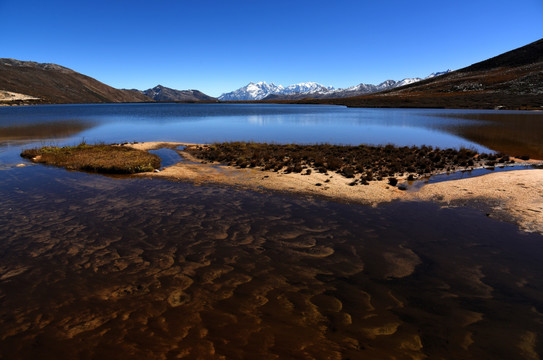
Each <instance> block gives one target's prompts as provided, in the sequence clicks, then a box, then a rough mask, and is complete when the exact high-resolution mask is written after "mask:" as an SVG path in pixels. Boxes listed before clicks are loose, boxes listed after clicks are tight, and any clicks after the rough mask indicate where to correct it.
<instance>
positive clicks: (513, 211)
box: [127, 142, 543, 234]
mask: <svg viewBox="0 0 543 360" xmlns="http://www.w3.org/2000/svg"><path fill="white" fill-rule="evenodd" d="M180 145H186V146H194V145H195V144H187V143H164V142H146V143H137V144H128V145H127V146H131V147H134V148H137V149H140V150H150V149H156V148H160V147H169V148H172V149H174V148H176V147H178V146H180ZM179 153H180V154H181V156H183V157H184V161H181V162H179V163H178V164H176V165H173V166H170V167H168V168H166V169H164V170H163V171H161V172H157V173H153V174H141V175H140V176H145V177H157V178H167V179H171V180H181V181H191V182H194V183H196V184H206V183H213V184H227V185H232V186H239V187H242V188H250V189H257V190H258V189H269V190H276V191H286V192H296V193H299V194H305V195H311V196H323V197H325V198H329V199H334V200H341V201H347V202H355V203H362V204H370V205H377V204H380V203H384V202H390V201H393V200H409V201H420V200H424V201H435V202H439V203H440V204H442V205H444V206H457V205H467V204H475V205H477V206H478V207H483V208H484V210H485V211H487V212H488V215H489V216H492V217H496V218H498V219H502V220H507V221H512V222H514V223H516V224H517V225H518V226H519V227H520V228H521V229H522V230H524V231H528V232H537V233H541V234H543V187H542V186H541V184H543V170H518V171H508V172H500V173H494V174H488V175H483V176H478V177H473V178H469V179H461V180H451V181H446V182H442V183H436V184H428V185H425V186H423V187H422V189H421V190H419V191H416V192H415V191H402V190H399V189H398V188H397V187H395V186H391V185H389V184H388V182H387V181H386V180H383V181H371V182H370V183H369V185H355V186H350V185H349V184H350V183H352V181H353V179H347V178H345V177H343V176H342V175H340V174H336V173H333V172H329V173H328V174H321V173H318V172H316V171H313V172H312V173H311V174H310V175H302V174H298V173H289V174H285V173H281V172H272V171H262V170H261V169H259V168H253V169H251V168H245V169H240V168H236V167H232V166H225V165H219V164H210V163H202V162H201V160H199V159H196V158H194V157H192V156H191V155H190V154H189V153H187V152H185V151H182V152H179ZM517 160H518V159H517ZM530 163H534V160H531V161H530ZM403 181H405V176H404V178H403V179H401V177H400V183H401V182H403Z"/></svg>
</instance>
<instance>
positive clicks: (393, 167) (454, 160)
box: [186, 142, 511, 185]
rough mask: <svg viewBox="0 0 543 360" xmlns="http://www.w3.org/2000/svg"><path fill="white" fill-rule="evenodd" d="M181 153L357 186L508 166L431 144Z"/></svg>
mask: <svg viewBox="0 0 543 360" xmlns="http://www.w3.org/2000/svg"><path fill="white" fill-rule="evenodd" d="M186 151H188V152H190V153H191V154H192V155H193V156H195V157H197V158H199V159H201V160H205V161H213V162H219V163H224V164H228V165H231V166H237V167H239V168H246V167H251V168H261V169H262V170H269V171H276V172H278V171H282V172H286V173H290V172H294V173H302V174H308V173H311V171H316V172H319V173H323V174H326V173H328V172H329V171H333V172H336V173H338V174H341V175H343V176H344V177H346V178H355V177H358V178H359V179H360V184H367V183H368V182H369V181H374V180H383V179H386V180H388V181H389V182H390V183H391V184H392V183H393V182H394V180H396V179H395V177H397V176H405V177H410V179H415V178H417V177H420V176H424V175H430V174H435V173H438V172H450V171H456V170H464V169H469V168H473V167H476V166H485V165H488V166H494V165H495V164H496V163H500V164H504V163H510V162H511V160H509V157H507V156H506V155H503V154H478V153H477V152H475V151H473V150H469V149H465V148H461V149H459V150H455V149H439V148H433V147H431V146H422V147H417V146H412V147H407V146H404V147H396V146H393V145H386V146H366V145H359V146H339V145H296V144H290V145H277V144H265V143H246V142H230V143H216V144H212V145H206V146H192V147H187V149H186ZM389 178H394V180H391V179H389ZM396 183H397V181H396ZM393 185H395V184H393Z"/></svg>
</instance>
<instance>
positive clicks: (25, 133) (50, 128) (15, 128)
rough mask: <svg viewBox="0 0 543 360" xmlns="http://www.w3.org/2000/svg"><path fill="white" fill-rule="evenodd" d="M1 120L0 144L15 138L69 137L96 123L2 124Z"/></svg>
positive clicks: (63, 121)
mask: <svg viewBox="0 0 543 360" xmlns="http://www.w3.org/2000/svg"><path fill="white" fill-rule="evenodd" d="M1 125H2V122H0V146H1V145H2V143H5V142H8V141H14V140H36V139H39V140H44V139H58V138H67V137H70V136H73V135H76V134H78V133H80V132H82V131H84V130H88V129H90V128H92V127H93V126H94V125H93V124H92V123H90V122H88V121H77V120H60V121H49V122H44V123H41V122H40V123H32V124H22V125H19V124H12V125H9V126H1Z"/></svg>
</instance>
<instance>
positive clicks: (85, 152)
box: [21, 143, 160, 174]
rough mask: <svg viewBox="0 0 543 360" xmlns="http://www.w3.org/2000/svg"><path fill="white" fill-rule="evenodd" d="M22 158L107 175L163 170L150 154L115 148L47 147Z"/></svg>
mask: <svg viewBox="0 0 543 360" xmlns="http://www.w3.org/2000/svg"><path fill="white" fill-rule="evenodd" d="M21 156H22V157H24V158H27V159H31V160H32V161H34V162H37V163H43V164H47V165H53V166H59V167H64V168H66V169H69V170H82V171H89V172H96V173H105V174H134V173H140V172H148V171H154V170H155V169H158V168H160V157H158V156H157V155H154V154H151V153H148V152H147V151H142V150H136V149H132V148H130V147H125V146H116V145H88V144H85V143H82V144H80V145H77V146H66V147H57V146H45V147H42V148H39V149H38V148H35V149H27V150H24V151H23V152H22V153H21Z"/></svg>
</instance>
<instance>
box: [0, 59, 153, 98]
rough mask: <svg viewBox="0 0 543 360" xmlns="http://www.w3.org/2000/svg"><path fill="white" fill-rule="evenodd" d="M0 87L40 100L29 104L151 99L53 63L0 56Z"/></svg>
mask: <svg viewBox="0 0 543 360" xmlns="http://www.w3.org/2000/svg"><path fill="white" fill-rule="evenodd" d="M0 90H4V91H9V92H14V93H18V94H24V95H27V96H30V97H35V98H39V100H29V101H27V103H28V102H31V103H43V104H51V103H110V102H115V103H118V102H144V101H152V100H151V99H150V98H149V97H147V96H145V95H143V94H139V93H136V92H132V91H128V90H119V89H115V88H112V87H111V86H108V85H106V84H103V83H101V82H99V81H98V80H95V79H93V78H91V77H88V76H86V75H83V74H80V73H78V72H75V71H73V70H71V69H68V68H65V67H63V66H60V65H56V64H41V63H36V62H32V61H19V60H14V59H0Z"/></svg>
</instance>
